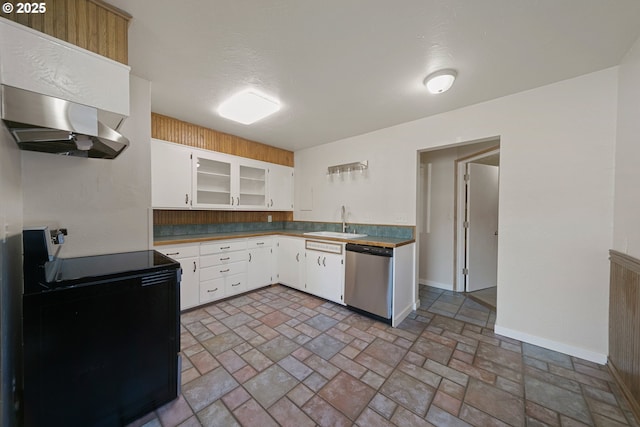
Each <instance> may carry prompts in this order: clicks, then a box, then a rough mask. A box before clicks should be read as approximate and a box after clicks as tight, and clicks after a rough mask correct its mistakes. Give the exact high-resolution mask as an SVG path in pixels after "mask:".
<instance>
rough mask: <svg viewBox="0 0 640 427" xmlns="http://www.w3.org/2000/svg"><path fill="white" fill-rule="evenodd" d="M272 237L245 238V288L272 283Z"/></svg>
mask: <svg viewBox="0 0 640 427" xmlns="http://www.w3.org/2000/svg"><path fill="white" fill-rule="evenodd" d="M272 245H273V238H272V237H264V238H255V239H253V238H252V239H248V240H247V257H248V259H247V290H252V289H256V288H260V287H263V286H267V285H270V284H272V283H274V280H273V266H274V262H273V260H274V256H273V247H272Z"/></svg>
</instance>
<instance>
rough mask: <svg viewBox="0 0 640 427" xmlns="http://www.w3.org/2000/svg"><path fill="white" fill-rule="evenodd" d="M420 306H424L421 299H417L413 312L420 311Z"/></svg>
mask: <svg viewBox="0 0 640 427" xmlns="http://www.w3.org/2000/svg"><path fill="white" fill-rule="evenodd" d="M420 305H422V302H421V301H420V299H417V300H416V302H414V303H413V311H416V310H417V309H419V308H420Z"/></svg>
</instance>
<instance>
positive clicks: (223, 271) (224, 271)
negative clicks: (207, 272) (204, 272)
mask: <svg viewBox="0 0 640 427" xmlns="http://www.w3.org/2000/svg"><path fill="white" fill-rule="evenodd" d="M227 272H229V269H228V268H227V269H226V270H220V273H227Z"/></svg>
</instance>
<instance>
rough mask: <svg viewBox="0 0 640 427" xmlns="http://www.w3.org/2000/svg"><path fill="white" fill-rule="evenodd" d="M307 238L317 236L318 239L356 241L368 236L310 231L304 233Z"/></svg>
mask: <svg viewBox="0 0 640 427" xmlns="http://www.w3.org/2000/svg"><path fill="white" fill-rule="evenodd" d="M304 234H305V236H317V237H334V238H337V239H356V238H358V237H366V236H367V235H366V234H356V233H340V232H338V231H309V232H307V233H304Z"/></svg>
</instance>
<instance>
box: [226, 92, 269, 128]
mask: <svg viewBox="0 0 640 427" xmlns="http://www.w3.org/2000/svg"><path fill="white" fill-rule="evenodd" d="M279 109H280V103H279V102H278V101H276V100H274V99H272V98H270V97H268V96H267V95H264V94H262V93H260V92H258V91H256V90H255V89H247V90H243V91H242V92H238V93H236V94H235V95H233V96H232V97H231V98H229V99H227V100H226V101H224V102H223V103H222V104H220V106H219V107H218V114H220V115H221V116H222V117H224V118H225V119H229V120H233V121H236V122H239V123H242V124H244V125H249V124H251V123H254V122H257V121H258V120H260V119H264V118H265V117H267V116H269V115H271V114H273V113H275V112H276V111H278V110H279Z"/></svg>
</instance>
